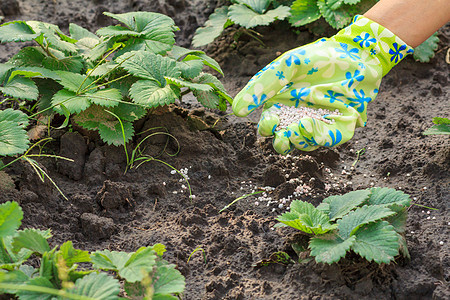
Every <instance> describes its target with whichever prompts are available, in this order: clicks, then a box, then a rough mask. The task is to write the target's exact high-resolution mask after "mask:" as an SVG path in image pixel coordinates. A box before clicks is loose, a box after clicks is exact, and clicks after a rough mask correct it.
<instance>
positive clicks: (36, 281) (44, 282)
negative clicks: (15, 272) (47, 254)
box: [16, 277, 56, 300]
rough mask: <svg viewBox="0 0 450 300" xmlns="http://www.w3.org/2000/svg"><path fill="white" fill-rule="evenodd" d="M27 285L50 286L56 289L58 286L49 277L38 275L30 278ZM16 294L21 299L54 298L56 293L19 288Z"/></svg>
mask: <svg viewBox="0 0 450 300" xmlns="http://www.w3.org/2000/svg"><path fill="white" fill-rule="evenodd" d="M25 285H26V286H30V287H31V286H33V287H43V288H50V289H56V287H55V286H54V285H53V283H52V282H51V281H50V279H49V278H46V277H36V278H32V279H30V280H28V281H27V282H26V283H25ZM16 295H17V296H18V297H19V299H21V300H52V299H54V295H51V294H47V293H45V292H44V293H42V292H35V291H24V290H18V291H17V293H16Z"/></svg>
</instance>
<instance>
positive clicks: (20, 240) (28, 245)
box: [12, 229, 50, 254]
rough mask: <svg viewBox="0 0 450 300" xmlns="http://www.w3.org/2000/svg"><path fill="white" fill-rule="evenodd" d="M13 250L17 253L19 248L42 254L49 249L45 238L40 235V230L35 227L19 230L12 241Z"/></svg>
mask: <svg viewBox="0 0 450 300" xmlns="http://www.w3.org/2000/svg"><path fill="white" fill-rule="evenodd" d="M12 246H13V250H14V252H16V253H18V252H19V251H20V250H21V249H28V250H31V251H32V252H33V253H39V254H43V253H44V252H47V251H50V246H49V244H48V242H47V239H46V238H45V237H44V236H42V231H37V230H35V229H25V230H22V231H19V233H18V235H17V236H15V237H14V239H13V242H12Z"/></svg>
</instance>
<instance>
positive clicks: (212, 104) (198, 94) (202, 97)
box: [192, 91, 223, 109]
mask: <svg viewBox="0 0 450 300" xmlns="http://www.w3.org/2000/svg"><path fill="white" fill-rule="evenodd" d="M192 93H193V94H194V96H195V98H197V100H198V102H200V103H201V104H202V105H203V106H204V107H207V108H211V109H217V108H218V107H219V105H220V104H221V103H222V100H223V99H222V98H221V97H220V96H219V95H217V94H216V93H215V92H213V91H210V92H204V91H193V92H192Z"/></svg>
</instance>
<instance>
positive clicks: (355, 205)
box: [277, 188, 410, 264]
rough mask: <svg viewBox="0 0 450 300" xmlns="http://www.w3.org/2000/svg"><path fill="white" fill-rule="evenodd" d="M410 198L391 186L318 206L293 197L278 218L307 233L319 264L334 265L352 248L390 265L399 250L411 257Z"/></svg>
mask: <svg viewBox="0 0 450 300" xmlns="http://www.w3.org/2000/svg"><path fill="white" fill-rule="evenodd" d="M409 205H410V198H409V196H408V195H406V194H404V193H403V192H401V191H396V190H394V189H390V188H372V189H368V190H359V191H354V192H350V193H347V194H345V195H342V196H330V197H328V198H326V199H324V200H323V202H322V203H321V204H320V205H319V206H318V207H317V208H315V207H314V206H313V205H312V204H310V203H307V202H303V201H299V200H295V201H293V202H292V204H291V207H290V208H291V209H290V212H288V213H284V214H283V215H281V216H279V217H278V218H277V220H278V221H280V222H282V223H283V224H285V225H288V226H291V227H294V228H296V229H298V230H301V231H303V232H305V233H308V234H313V235H314V236H313V237H311V239H310V241H309V248H310V249H311V255H312V256H314V257H315V259H316V262H318V263H319V262H321V263H328V264H332V263H335V262H338V261H339V260H340V259H341V258H342V257H344V256H345V255H346V254H347V252H349V251H353V252H355V253H357V254H359V255H360V256H362V257H364V258H365V259H367V260H368V261H375V262H376V263H378V264H380V263H390V262H391V261H392V260H393V259H394V257H395V256H397V255H398V254H399V251H401V253H402V254H403V255H404V256H405V257H409V253H408V250H407V248H406V241H405V238H404V236H403V233H404V230H405V226H406V225H405V224H406V217H407V211H406V208H408V207H409Z"/></svg>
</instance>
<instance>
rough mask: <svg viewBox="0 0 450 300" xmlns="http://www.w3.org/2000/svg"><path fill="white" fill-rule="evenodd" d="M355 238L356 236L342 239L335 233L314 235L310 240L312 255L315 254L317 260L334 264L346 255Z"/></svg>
mask: <svg viewBox="0 0 450 300" xmlns="http://www.w3.org/2000/svg"><path fill="white" fill-rule="evenodd" d="M355 240H356V237H355V236H351V237H349V238H348V239H346V240H342V239H341V238H339V237H337V236H335V235H329V236H323V237H314V238H312V239H311V240H310V242H309V248H310V249H311V255H312V256H315V259H316V262H318V263H327V264H332V263H335V262H338V261H339V260H340V259H341V258H342V257H345V255H346V254H347V251H349V250H350V247H351V246H352V245H353V243H355Z"/></svg>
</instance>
